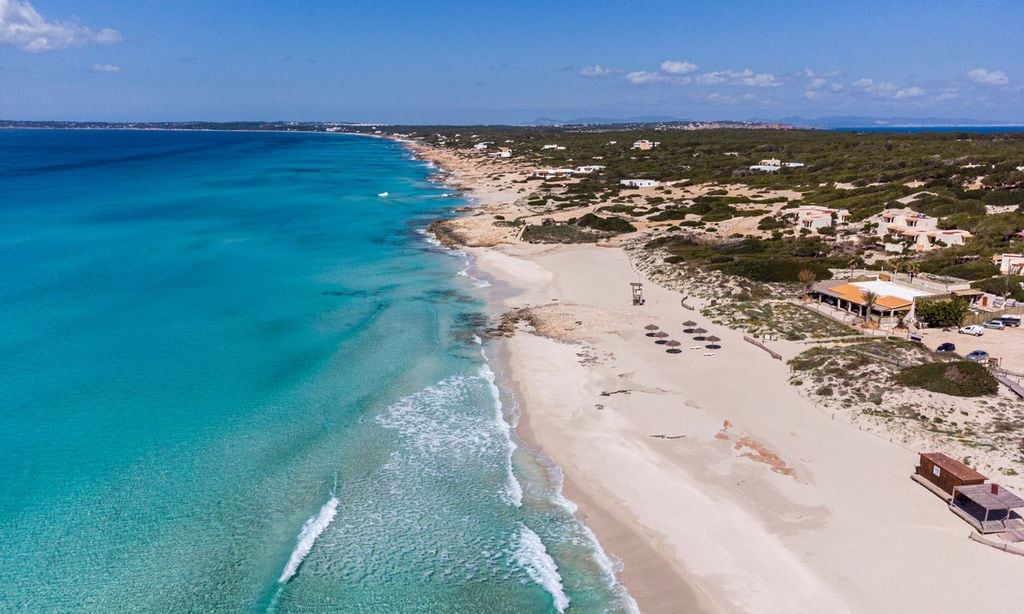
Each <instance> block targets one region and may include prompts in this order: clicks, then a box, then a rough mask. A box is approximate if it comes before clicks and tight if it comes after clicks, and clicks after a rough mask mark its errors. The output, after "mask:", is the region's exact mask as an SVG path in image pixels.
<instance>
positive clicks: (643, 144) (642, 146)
mask: <svg viewBox="0 0 1024 614" xmlns="http://www.w3.org/2000/svg"><path fill="white" fill-rule="evenodd" d="M658 145H661V143H660V142H658V141H648V140H647V139H642V140H639V141H636V142H635V143H633V146H632V147H631V148H630V149H639V150H641V151H647V150H649V149H654V148H655V147H657V146H658Z"/></svg>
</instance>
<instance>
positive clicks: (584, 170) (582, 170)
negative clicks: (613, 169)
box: [573, 164, 604, 175]
mask: <svg viewBox="0 0 1024 614" xmlns="http://www.w3.org/2000/svg"><path fill="white" fill-rule="evenodd" d="M600 170H604V167H603V166H601V165H600V164H591V165H589V166H577V167H576V168H575V169H574V170H573V172H575V173H576V174H578V175H589V174H591V173H594V172H597V171H600Z"/></svg>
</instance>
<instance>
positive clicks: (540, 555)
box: [514, 524, 569, 612]
mask: <svg viewBox="0 0 1024 614" xmlns="http://www.w3.org/2000/svg"><path fill="white" fill-rule="evenodd" d="M514 558H515V561H516V563H518V564H519V566H520V567H522V568H523V569H525V570H526V573H527V575H529V576H530V579H531V580H533V581H534V582H536V583H537V584H540V585H541V586H543V587H544V590H546V591H547V592H548V593H550V595H551V597H552V598H553V599H554V600H555V609H556V610H558V611H559V612H564V611H565V608H567V607H569V597H568V596H566V594H565V589H564V588H563V587H562V576H561V575H559V573H558V565H556V564H555V560H554V559H553V558H551V555H550V554H548V549H547V548H545V547H544V542H542V541H541V539H540V536H539V535H537V534H536V533H534V532H533V531H532V530H530V527H528V526H526V525H525V524H520V528H519V535H518V537H517V543H516V549H515V553H514Z"/></svg>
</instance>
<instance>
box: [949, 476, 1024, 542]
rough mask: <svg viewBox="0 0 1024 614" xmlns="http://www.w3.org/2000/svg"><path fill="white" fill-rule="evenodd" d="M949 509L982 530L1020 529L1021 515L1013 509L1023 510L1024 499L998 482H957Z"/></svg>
mask: <svg viewBox="0 0 1024 614" xmlns="http://www.w3.org/2000/svg"><path fill="white" fill-rule="evenodd" d="M949 509H951V510H953V513H954V514H956V515H957V516H959V517H961V518H963V519H964V520H966V521H967V522H968V523H969V524H970V525H971V526H973V527H974V528H975V529H977V530H978V532H979V533H982V534H985V533H1003V532H1005V531H1024V518H1022V517H1021V515H1020V514H1018V513H1017V512H1016V511H1014V510H1024V499H1021V498H1020V497H1018V496H1017V495H1015V494H1013V493H1012V492H1010V491H1008V490H1006V489H1005V488H1003V487H1002V486H1000V485H999V484H972V485H970V486H957V487H956V488H955V489H954V490H953V501H952V502H950V504H949Z"/></svg>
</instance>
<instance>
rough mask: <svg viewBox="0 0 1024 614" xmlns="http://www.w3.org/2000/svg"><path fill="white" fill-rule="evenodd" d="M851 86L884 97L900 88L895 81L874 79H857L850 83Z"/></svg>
mask: <svg viewBox="0 0 1024 614" xmlns="http://www.w3.org/2000/svg"><path fill="white" fill-rule="evenodd" d="M850 87H852V88H854V89H857V90H860V91H862V92H866V93H868V94H872V95H874V96H879V97H883V98H884V97H886V96H891V95H893V94H894V93H895V92H896V91H897V90H899V89H900V88H899V86H897V85H896V84H895V83H889V82H888V81H878V82H875V80H874V79H857V80H856V81H854V82H853V83H851V84H850Z"/></svg>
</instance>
